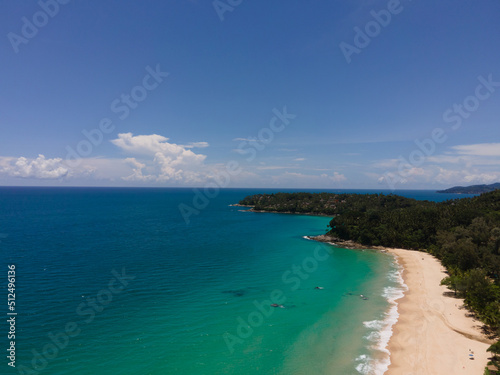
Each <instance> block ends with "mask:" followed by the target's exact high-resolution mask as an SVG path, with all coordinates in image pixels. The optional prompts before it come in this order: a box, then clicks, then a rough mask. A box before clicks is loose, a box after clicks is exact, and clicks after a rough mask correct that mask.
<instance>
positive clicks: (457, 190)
mask: <svg viewBox="0 0 500 375" xmlns="http://www.w3.org/2000/svg"><path fill="white" fill-rule="evenodd" d="M496 189H500V182H497V183H494V184H491V185H472V186H455V187H452V188H450V189H446V190H438V191H437V192H438V193H453V194H482V193H488V192H490V191H493V190H496Z"/></svg>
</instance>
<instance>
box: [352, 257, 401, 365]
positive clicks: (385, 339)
mask: <svg viewBox="0 0 500 375" xmlns="http://www.w3.org/2000/svg"><path fill="white" fill-rule="evenodd" d="M395 266H396V267H397V269H396V270H394V271H391V272H390V273H389V275H388V276H387V278H388V280H389V281H391V282H395V283H398V284H399V285H397V286H387V287H385V288H384V289H383V292H382V297H384V298H385V299H386V300H387V301H388V302H389V304H390V308H389V311H387V312H386V313H385V316H384V318H383V319H380V320H371V321H366V322H363V325H364V326H365V327H366V328H367V329H369V330H370V333H368V334H367V335H366V336H365V339H366V340H368V341H370V342H371V343H372V345H371V348H372V349H375V350H377V351H378V352H379V353H380V355H377V358H372V357H370V356H368V355H361V356H359V357H357V358H356V362H357V366H356V370H357V371H358V372H359V373H361V374H365V375H382V374H384V373H385V372H386V371H387V369H388V368H389V365H390V364H391V360H390V352H389V350H388V349H387V346H388V344H389V340H390V338H391V336H392V327H393V326H394V324H395V323H396V322H397V321H398V318H399V313H398V304H397V302H396V301H397V300H398V299H400V298H402V297H403V296H404V292H405V291H407V290H408V286H407V285H406V284H405V283H404V280H403V276H402V274H403V269H402V268H401V267H400V266H399V265H397V264H395Z"/></svg>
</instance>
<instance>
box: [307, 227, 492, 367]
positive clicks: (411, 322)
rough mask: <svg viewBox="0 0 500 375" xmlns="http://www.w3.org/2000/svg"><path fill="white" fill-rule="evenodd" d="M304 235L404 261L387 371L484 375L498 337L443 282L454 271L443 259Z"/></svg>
mask: <svg viewBox="0 0 500 375" xmlns="http://www.w3.org/2000/svg"><path fill="white" fill-rule="evenodd" d="M304 237H305V238H307V239H309V240H313V241H319V242H325V243H328V244H331V245H334V246H337V247H342V248H348V249H360V250H364V249H373V250H379V251H381V252H384V253H388V254H391V255H392V256H393V257H394V259H395V261H396V262H397V263H398V265H399V268H400V276H401V278H402V280H401V287H402V289H403V296H402V297H401V298H397V299H395V300H393V301H390V302H391V307H390V308H393V307H394V306H395V308H396V316H397V318H396V320H395V322H394V323H393V324H392V326H391V328H390V330H391V335H390V338H389V340H388V343H387V346H386V347H385V348H384V349H385V350H383V351H387V353H388V354H389V365H388V367H387V370H386V371H385V372H384V374H385V375H442V374H464V375H469V374H470V375H476V374H477V375H482V374H483V373H484V369H485V367H486V366H487V363H488V361H489V360H490V357H491V353H489V352H487V351H486V350H487V349H488V347H489V346H490V345H491V344H493V343H494V342H495V341H494V340H490V339H488V338H487V337H486V335H485V334H483V332H482V331H481V328H482V327H483V326H484V324H483V323H482V322H480V321H478V320H475V319H474V317H473V316H472V315H471V314H470V312H469V311H468V310H467V309H466V308H465V307H464V301H463V299H461V298H457V297H455V296H454V293H453V292H452V291H450V290H449V289H448V288H447V287H446V286H444V285H441V280H442V279H443V278H445V277H446V276H448V275H447V273H446V269H445V268H444V266H443V265H442V264H441V262H440V261H439V260H438V259H437V258H435V257H434V256H433V255H431V254H429V253H427V252H423V251H418V250H407V249H396V248H387V247H382V246H371V247H367V246H364V245H361V244H359V243H356V242H353V241H338V240H337V239H334V238H332V237H329V236H325V235H322V236H304ZM388 314H390V313H389V312H388ZM380 349H382V348H380ZM380 349H379V350H380ZM471 354H473V355H472V356H471ZM470 358H474V359H473V360H472V359H470Z"/></svg>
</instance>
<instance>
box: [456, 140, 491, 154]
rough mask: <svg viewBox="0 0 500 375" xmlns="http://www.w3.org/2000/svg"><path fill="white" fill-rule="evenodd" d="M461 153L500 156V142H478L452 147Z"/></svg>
mask: <svg viewBox="0 0 500 375" xmlns="http://www.w3.org/2000/svg"><path fill="white" fill-rule="evenodd" d="M451 148H452V149H453V150H455V151H456V153H457V154H459V155H474V156H500V143H478V144H473V145H460V146H453V147H451Z"/></svg>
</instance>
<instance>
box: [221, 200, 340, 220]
mask: <svg viewBox="0 0 500 375" xmlns="http://www.w3.org/2000/svg"><path fill="white" fill-rule="evenodd" d="M229 206H230V207H247V208H249V210H243V211H245V212H257V213H269V214H287V215H304V216H321V217H333V216H332V215H326V214H315V213H307V212H292V211H266V210H256V209H254V207H255V206H247V205H244V204H239V203H235V204H230V205H229Z"/></svg>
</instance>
